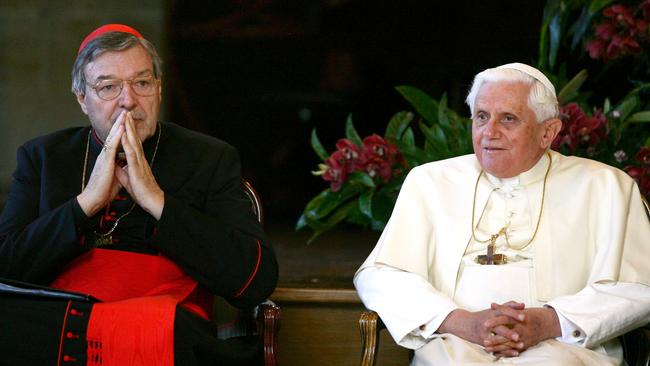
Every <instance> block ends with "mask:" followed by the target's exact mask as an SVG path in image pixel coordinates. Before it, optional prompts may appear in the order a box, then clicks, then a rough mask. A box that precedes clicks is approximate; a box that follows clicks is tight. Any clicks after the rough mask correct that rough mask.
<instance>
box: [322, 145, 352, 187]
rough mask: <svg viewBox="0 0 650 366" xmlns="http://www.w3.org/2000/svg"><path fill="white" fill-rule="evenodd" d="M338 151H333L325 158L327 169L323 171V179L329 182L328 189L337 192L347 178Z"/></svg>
mask: <svg viewBox="0 0 650 366" xmlns="http://www.w3.org/2000/svg"><path fill="white" fill-rule="evenodd" d="M341 155H342V154H341V152H340V151H335V152H334V153H333V154H332V155H331V156H330V157H329V158H327V160H325V165H327V170H326V171H325V173H323V179H324V180H326V181H328V182H330V189H331V190H332V191H333V192H337V191H338V190H339V189H341V185H343V183H344V182H345V181H346V180H347V179H348V174H347V172H346V169H345V166H344V165H343V164H342V163H341V161H343V158H342V156H341Z"/></svg>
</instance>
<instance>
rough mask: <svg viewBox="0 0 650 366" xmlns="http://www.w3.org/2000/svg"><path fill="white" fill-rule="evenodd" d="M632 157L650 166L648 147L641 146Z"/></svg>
mask: <svg viewBox="0 0 650 366" xmlns="http://www.w3.org/2000/svg"><path fill="white" fill-rule="evenodd" d="M634 159H636V161H638V162H639V163H641V164H643V165H647V166H650V147H645V146H644V147H642V148H641V149H640V150H639V152H638V153H636V155H635V156H634Z"/></svg>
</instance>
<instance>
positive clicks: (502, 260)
mask: <svg viewBox="0 0 650 366" xmlns="http://www.w3.org/2000/svg"><path fill="white" fill-rule="evenodd" d="M501 235H504V236H505V235H508V234H507V233H506V228H505V227H503V228H501V230H499V232H498V233H496V234H492V236H490V243H489V244H488V246H487V253H486V254H481V255H479V256H477V257H476V263H478V264H487V265H498V264H506V263H508V257H507V256H506V255H505V254H495V253H494V248H495V246H496V242H497V239H498V238H499V236H501Z"/></svg>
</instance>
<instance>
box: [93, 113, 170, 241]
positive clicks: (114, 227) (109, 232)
mask: <svg viewBox="0 0 650 366" xmlns="http://www.w3.org/2000/svg"><path fill="white" fill-rule="evenodd" d="M92 133H93V129H92V128H91V129H90V131H88V138H87V139H86V154H85V157H84V166H83V172H82V173H81V174H82V175H81V191H82V192H83V190H84V188H85V187H86V170H87V167H88V152H89V150H90V136H91V135H92ZM161 134H162V125H160V123H159V124H158V136H157V137H156V147H155V148H154V150H153V155H152V156H151V163H150V164H149V166H151V167H153V163H154V161H155V160H156V153H158V145H159V144H160V135H161ZM134 208H135V200H134V201H133V204H132V205H131V208H129V210H128V211H127V212H126V213H124V214H122V215H121V216H120V217H118V218H117V219H116V220H115V223H114V224H113V227H111V228H110V230H108V231H107V232H106V233H98V232H97V231H93V233H94V234H95V235H97V236H99V238H100V239H104V238H105V237H107V236H109V235H111V234H112V233H113V231H115V229H116V228H117V225H118V224H119V223H120V220H122V219H123V218H124V217H126V216H128V215H129V214H130V213H131V212H132V211H133V209H134Z"/></svg>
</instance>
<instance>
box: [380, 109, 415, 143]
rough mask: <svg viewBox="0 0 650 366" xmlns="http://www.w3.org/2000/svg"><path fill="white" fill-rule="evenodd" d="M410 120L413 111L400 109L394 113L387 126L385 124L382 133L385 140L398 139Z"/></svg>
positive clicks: (392, 140)
mask: <svg viewBox="0 0 650 366" xmlns="http://www.w3.org/2000/svg"><path fill="white" fill-rule="evenodd" d="M412 120H413V113H411V112H406V111H402V112H397V113H395V115H393V117H392V118H391V119H390V121H389V122H388V126H386V133H385V134H384V137H385V138H386V140H388V141H389V142H391V143H392V142H394V141H396V140H399V139H400V138H401V137H402V134H403V133H404V131H406V129H407V128H408V126H409V124H410V123H411V121H412Z"/></svg>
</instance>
